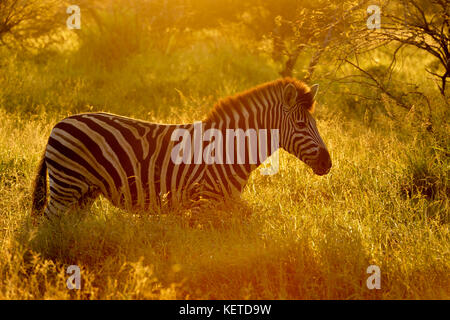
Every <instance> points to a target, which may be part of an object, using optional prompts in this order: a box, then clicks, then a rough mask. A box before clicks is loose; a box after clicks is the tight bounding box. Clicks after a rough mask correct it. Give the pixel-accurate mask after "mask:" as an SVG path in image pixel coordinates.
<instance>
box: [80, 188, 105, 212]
mask: <svg viewBox="0 0 450 320" xmlns="http://www.w3.org/2000/svg"><path fill="white" fill-rule="evenodd" d="M100 194H101V191H100V189H99V188H96V187H90V188H89V190H88V191H87V192H86V193H84V194H83V196H82V197H81V198H80V199H79V200H78V208H79V209H80V210H82V211H86V210H89V209H90V208H91V207H92V204H93V203H94V201H95V199H97V198H98V196H99V195H100Z"/></svg>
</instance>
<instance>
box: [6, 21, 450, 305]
mask: <svg viewBox="0 0 450 320" xmlns="http://www.w3.org/2000/svg"><path fill="white" fill-rule="evenodd" d="M105 21H106V22H107V23H106V22H105V23H106V24H105V26H104V28H106V30H108V32H105V31H104V30H105V29H103V31H102V32H100V31H99V30H97V29H94V28H91V29H90V28H88V27H84V26H83V28H82V29H81V30H77V31H70V32H66V33H64V39H65V40H64V41H63V42H62V43H58V44H57V45H52V46H48V47H45V48H42V49H39V50H27V51H24V50H17V49H11V48H1V50H0V299H449V298H450V245H449V243H450V242H449V240H450V234H449V193H450V185H449V165H450V160H449V154H450V140H449V132H450V130H449V129H450V128H449V119H450V117H449V109H448V105H447V106H446V104H445V101H444V99H445V98H443V97H442V96H441V94H440V93H439V91H438V90H437V88H436V86H435V82H434V80H433V79H432V78H431V77H430V75H429V74H427V73H426V72H425V71H424V70H423V68H421V67H418V66H422V65H424V64H426V63H427V61H428V59H429V57H428V56H427V55H425V54H423V53H422V52H420V51H419V50H417V49H414V48H405V49H404V50H403V51H402V52H401V53H400V54H399V56H398V60H399V61H400V62H399V63H398V66H397V68H396V74H395V76H396V77H397V78H399V79H403V80H407V81H409V82H410V83H414V84H416V85H417V87H418V88H420V89H421V90H422V91H423V92H425V93H426V94H427V96H428V99H429V102H430V106H431V108H429V107H428V106H427V105H425V104H424V101H423V100H421V99H417V102H416V103H415V104H414V108H412V109H411V110H409V111H408V112H406V111H404V110H403V109H402V108H398V107H396V106H395V105H393V103H392V102H389V101H385V103H384V104H383V103H380V102H376V103H374V102H371V101H369V102H368V101H364V100H363V99H362V98H361V97H360V96H355V95H351V94H350V93H352V92H354V91H355V90H360V91H359V92H360V93H361V96H362V95H364V94H365V93H367V92H363V91H361V90H363V89H360V88H359V87H358V86H357V85H355V84H353V85H348V86H346V85H343V84H340V83H333V82H327V81H326V80H327V79H326V76H323V77H320V75H326V74H327V70H328V68H331V67H330V66H328V65H327V63H326V59H328V58H327V57H324V58H323V60H322V63H321V64H320V65H319V66H318V69H317V73H316V75H317V78H316V79H314V82H317V83H319V84H320V85H321V87H320V90H319V94H318V97H317V102H318V104H317V106H316V111H315V118H316V120H317V123H318V128H319V131H320V133H321V135H322V137H323V139H324V141H325V143H326V144H327V146H328V148H329V151H330V154H331V157H332V161H333V168H332V170H331V172H330V174H328V175H326V176H322V177H319V176H315V175H314V174H313V173H312V171H311V169H310V168H308V167H307V166H306V165H305V164H304V163H302V162H301V161H300V160H298V159H297V158H295V157H294V156H292V155H290V154H288V153H287V152H285V151H283V150H281V151H280V170H279V172H278V173H277V174H275V175H273V176H263V175H260V174H259V173H258V172H257V171H255V172H254V173H253V174H252V176H251V179H250V181H249V183H248V185H247V187H246V188H245V191H244V192H243V194H242V199H241V200H239V201H237V202H236V203H235V204H234V205H230V206H229V207H217V208H212V209H210V210H204V211H203V212H201V213H200V214H199V215H198V216H196V217H187V214H186V212H170V211H169V212H164V213H163V214H161V215H153V214H151V213H141V214H131V213H127V212H125V211H121V210H119V209H116V208H114V207H113V206H112V205H111V204H110V203H109V202H108V201H106V200H105V199H99V200H97V201H96V202H95V203H94V205H93V207H92V208H91V209H90V210H87V212H81V213H80V214H73V215H67V216H64V217H62V219H61V221H60V222H59V224H50V223H48V222H47V221H45V220H38V221H33V220H32V219H31V217H30V211H31V193H32V185H33V180H34V177H35V174H36V169H37V166H38V163H39V160H40V158H41V156H42V153H43V151H44V148H45V145H46V142H47V138H48V135H49V134H50V131H51V128H52V126H53V125H55V123H56V122H58V121H59V120H61V119H62V118H64V117H66V116H67V115H71V114H75V113H79V112H89V111H106V112H113V113H117V114H121V115H125V116H129V117H135V118H140V119H145V120H148V121H153V122H160V123H183V122H193V121H196V120H201V119H203V118H204V116H205V114H206V113H207V112H208V111H209V110H210V109H211V108H212V107H213V105H214V104H215V102H216V101H218V99H220V98H224V97H226V96H229V95H232V94H235V93H238V92H240V91H243V90H245V89H248V88H251V87H253V86H255V85H258V84H260V83H263V82H266V81H272V80H275V79H277V78H279V77H280V76H279V74H278V71H279V69H280V65H279V63H278V62H276V61H274V60H273V59H272V57H271V55H270V54H268V53H267V51H266V50H265V48H266V47H267V46H269V45H270V43H268V42H267V39H263V40H259V41H256V40H254V41H253V40H252V41H249V40H248V38H247V35H246V34H245V32H244V31H243V30H242V28H240V27H239V26H237V27H236V26H233V25H229V26H224V27H222V28H220V29H218V28H210V29H204V30H191V31H189V32H185V33H181V32H176V31H173V32H172V33H171V36H170V37H167V39H156V40H155V39H153V40H152V39H150V40H149V39H145V41H144V40H143V39H141V38H140V36H139V34H140V33H139V32H138V31H137V30H136V29H133V28H137V26H136V25H137V24H136V25H134V24H130V23H128V22H129V20H127V17H126V16H120V18H117V17H116V18H115V20H113V22H111V21H108V20H105ZM152 41H153V42H152ZM371 56H372V57H373V56H375V57H376V59H377V61H379V65H378V67H380V68H381V67H382V66H385V65H388V64H389V62H390V60H389V59H390V58H391V56H392V48H391V47H381V48H379V49H377V50H376V51H374V52H371ZM309 59H310V55H309V54H308V53H305V54H304V55H303V54H302V55H300V57H299V60H298V62H297V64H296V66H295V69H294V76H296V77H298V78H301V74H302V70H303V69H304V68H305V67H307V62H308V61H309ZM368 61H369V60H368ZM367 63H369V62H367ZM402 89H403V88H398V90H402ZM364 90H370V89H364ZM386 110H387V112H386ZM428 112H429V113H430V114H431V117H429V116H428V115H429V114H428ZM425 113H426V114H427V117H426V119H428V120H429V119H432V126H431V127H430V123H429V122H427V121H425V120H424V118H425V117H424V114H425ZM69 265H78V266H79V267H80V268H81V275H82V288H81V290H68V289H67V287H66V279H67V277H68V275H66V273H65V272H66V268H67V266H69ZM370 265H377V266H379V267H380V270H381V289H379V290H369V289H368V288H367V286H366V280H367V278H368V277H369V276H370V274H368V273H367V272H366V270H367V267H368V266H370Z"/></svg>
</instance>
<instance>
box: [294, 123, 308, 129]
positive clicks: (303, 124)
mask: <svg viewBox="0 0 450 320" xmlns="http://www.w3.org/2000/svg"><path fill="white" fill-rule="evenodd" d="M296 124H297V127H298V128H299V129H305V128H306V123H305V122H303V121H297V122H296Z"/></svg>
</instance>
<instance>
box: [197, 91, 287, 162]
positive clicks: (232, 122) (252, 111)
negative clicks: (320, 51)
mask: <svg viewBox="0 0 450 320" xmlns="http://www.w3.org/2000/svg"><path fill="white" fill-rule="evenodd" d="M280 111H281V88H280V86H279V83H278V82H272V83H268V84H265V85H262V86H259V87H256V88H255V89H253V90H250V91H246V92H243V93H241V94H238V95H236V96H233V97H229V98H226V99H223V100H221V101H219V102H218V103H217V104H216V106H215V107H214V109H213V111H212V112H211V113H210V114H209V115H208V117H207V118H206V120H205V121H204V125H205V130H207V129H211V128H214V129H218V130H219V131H221V132H223V134H224V137H225V134H226V131H227V130H230V129H233V130H239V129H240V130H243V131H244V132H245V133H249V132H250V131H249V130H254V131H255V132H256V136H257V142H255V143H257V145H258V152H259V153H260V151H261V150H260V149H261V148H265V150H267V152H262V153H260V154H259V155H261V156H262V157H260V156H259V155H258V159H257V164H256V166H258V165H260V164H261V163H262V162H264V161H265V160H266V158H267V157H269V156H270V155H272V153H273V152H274V151H276V150H277V149H278V141H277V142H276V144H277V145H276V146H275V145H274V143H275V140H276V139H277V137H274V133H275V132H276V133H277V134H278V130H280V123H279V122H280V121H281V120H280V119H281V118H280ZM249 139H250V138H249ZM248 141H249V140H247V143H245V152H246V155H248V154H249V152H250V151H249V146H250V144H249V143H248ZM256 166H251V169H250V170H252V169H254V168H255V167H256Z"/></svg>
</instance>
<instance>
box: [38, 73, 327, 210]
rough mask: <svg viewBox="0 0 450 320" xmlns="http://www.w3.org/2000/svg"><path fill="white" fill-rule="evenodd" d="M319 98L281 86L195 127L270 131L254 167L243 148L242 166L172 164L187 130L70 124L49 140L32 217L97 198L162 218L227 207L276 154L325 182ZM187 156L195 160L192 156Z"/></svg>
mask: <svg viewBox="0 0 450 320" xmlns="http://www.w3.org/2000/svg"><path fill="white" fill-rule="evenodd" d="M317 90H318V85H313V86H311V87H308V86H307V85H306V84H305V83H303V82H301V81H299V80H296V79H293V78H282V79H278V80H275V81H272V82H268V83H264V84H261V85H259V86H256V87H254V88H252V89H250V90H247V91H245V92H242V93H239V94H236V95H234V96H231V97H227V98H225V99H222V100H220V101H219V102H218V103H216V105H215V106H214V108H213V109H212V110H211V111H210V113H209V114H208V115H207V116H206V118H205V119H204V120H203V121H202V122H199V123H197V125H198V124H199V125H200V126H201V127H202V129H203V130H204V132H205V130H208V129H215V130H216V132H221V133H223V134H225V132H226V130H230V129H242V130H248V129H253V130H255V131H256V132H258V131H261V130H263V129H266V130H269V129H270V131H268V132H269V133H268V134H267V135H268V137H267V139H265V140H264V141H261V139H259V138H258V143H259V144H265V145H266V147H267V150H269V151H268V152H267V154H266V155H264V156H263V157H262V159H257V161H256V162H253V163H250V161H248V159H249V156H248V153H249V150H248V149H249V148H248V145H249V144H248V143H246V144H245V147H244V149H245V150H244V151H245V155H247V156H248V157H247V156H246V158H245V161H244V162H243V163H242V162H241V163H236V162H232V161H231V163H228V162H227V163H215V162H214V163H204V162H196V161H188V162H187V163H184V162H180V163H177V162H174V161H173V157H172V156H171V155H173V150H174V148H175V147H176V146H177V141H176V139H173V137H174V135H175V133H176V132H177V130H184V132H188V133H190V134H193V133H194V131H195V130H194V129H195V124H192V123H191V124H157V123H151V122H147V121H143V120H137V119H132V118H128V117H123V116H119V115H115V114H111V113H104V112H97V113H82V114H76V115H72V116H69V117H67V118H65V119H63V120H61V121H60V122H58V123H57V124H56V125H55V126H54V127H53V129H52V131H51V134H50V136H49V138H48V142H47V145H46V148H45V152H44V155H43V157H42V160H41V162H40V165H39V168H38V173H37V177H36V179H35V184H34V191H33V203H32V212H33V215H38V214H41V213H42V212H43V211H44V214H45V216H46V217H48V218H53V217H55V216H60V215H61V214H64V213H66V212H69V211H71V210H75V209H80V208H86V207H89V206H90V205H91V204H92V202H93V201H94V200H95V199H96V198H97V197H98V196H99V195H103V196H104V197H106V198H107V199H109V200H110V201H111V203H112V204H113V205H114V206H116V207H119V208H122V209H125V210H128V211H154V210H159V209H160V208H161V206H162V204H163V203H169V204H171V205H174V204H187V205H188V206H190V205H192V204H195V203H197V202H198V200H201V199H207V200H212V201H227V199H233V198H234V197H236V196H239V195H240V194H241V192H242V191H243V188H244V187H245V185H246V183H247V181H248V179H249V176H250V174H251V172H252V171H253V170H254V169H256V168H257V167H258V166H259V165H260V164H261V163H262V162H263V161H264V160H265V158H267V157H269V156H270V155H271V154H272V153H273V152H275V151H276V149H277V148H278V147H281V148H283V149H285V150H286V151H288V152H289V153H291V154H293V155H295V156H296V157H298V158H299V159H300V160H301V161H303V162H304V163H306V164H307V165H308V166H309V167H311V168H312V170H313V172H314V173H315V174H317V175H325V174H327V173H328V172H329V171H330V169H331V166H332V163H331V158H330V154H329V152H328V150H327V148H326V146H325V143H324V142H323V140H322V138H321V136H320V134H319V132H318V130H317V126H316V121H315V119H314V118H313V116H312V113H313V111H314V108H315V96H316V94H317ZM274 129H275V130H277V131H276V132H278V137H277V139H278V141H277V145H276V146H275V147H274V142H273V141H274V140H273V139H272V138H273V135H272V134H271V132H273V130H274ZM247 138H249V137H247ZM248 140H249V139H247V140H245V141H248ZM278 143H279V145H278ZM203 144H204V142H203V141H202V146H203ZM239 147H242V146H239V145H238V143H236V144H235V145H234V148H236V149H237V148H239ZM232 151H233V150H232ZM186 154H187V157H188V158H189V159H190V160H194V159H193V158H194V156H195V155H194V152H191V153H190V154H189V153H186ZM233 157H234V158H233ZM232 158H233V159H234V160H235V159H236V157H235V156H232ZM47 173H48V180H49V185H50V186H49V187H48V186H47ZM47 199H48V200H47ZM44 209H45V210H44Z"/></svg>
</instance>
